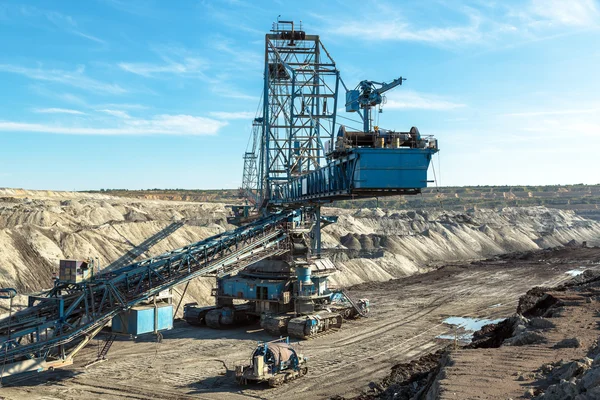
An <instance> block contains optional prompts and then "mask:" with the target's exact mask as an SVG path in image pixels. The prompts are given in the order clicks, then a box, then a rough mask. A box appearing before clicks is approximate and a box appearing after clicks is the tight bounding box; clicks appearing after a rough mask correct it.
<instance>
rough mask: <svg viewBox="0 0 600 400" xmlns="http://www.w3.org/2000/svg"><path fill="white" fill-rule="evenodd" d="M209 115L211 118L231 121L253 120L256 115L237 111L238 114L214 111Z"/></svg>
mask: <svg viewBox="0 0 600 400" xmlns="http://www.w3.org/2000/svg"><path fill="white" fill-rule="evenodd" d="M208 115H210V116H211V117H215V118H218V119H224V120H230V119H248V120H250V119H253V118H254V115H255V114H254V113H252V112H249V111H236V112H227V111H212V112H209V113H208Z"/></svg>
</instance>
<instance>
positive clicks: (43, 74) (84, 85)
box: [0, 64, 127, 94]
mask: <svg viewBox="0 0 600 400" xmlns="http://www.w3.org/2000/svg"><path fill="white" fill-rule="evenodd" d="M84 71H85V68H84V67H83V66H80V67H78V68H77V69H76V70H75V71H65V70H60V69H41V68H27V67H21V66H18V65H12V64H0V72H9V73H13V74H19V75H23V76H26V77H27V78H29V79H33V80H38V81H46V82H55V83H62V84H64V85H70V86H74V87H77V88H80V89H84V90H89V91H91V92H97V93H110V94H123V93H126V92H127V90H125V89H124V88H122V87H121V86H119V85H117V84H112V83H104V82H101V81H98V80H96V79H92V78H89V77H87V76H85V74H84Z"/></svg>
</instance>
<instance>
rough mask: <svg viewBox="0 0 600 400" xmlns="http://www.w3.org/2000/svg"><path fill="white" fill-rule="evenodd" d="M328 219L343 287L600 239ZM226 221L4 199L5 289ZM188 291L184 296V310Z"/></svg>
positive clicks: (0, 267)
mask: <svg viewBox="0 0 600 400" xmlns="http://www.w3.org/2000/svg"><path fill="white" fill-rule="evenodd" d="M323 214H324V215H338V216H339V220H338V223H336V224H333V225H331V226H328V227H327V228H325V229H324V231H323V243H324V247H325V248H326V249H327V251H328V252H330V254H331V258H332V259H333V260H334V261H335V264H336V266H337V267H338V268H339V269H340V272H338V273H337V274H335V275H334V276H333V278H332V281H333V284H336V285H341V286H349V285H354V284H358V283H362V282H366V281H385V280H389V279H393V278H398V277H402V276H407V275H411V274H415V273H419V272H422V271H424V270H426V269H428V268H429V267H430V266H432V265H438V264H441V263H448V262H452V261H465V260H472V259H481V258H486V257H490V256H493V255H496V254H503V253H509V252H515V251H528V250H535V249H540V248H546V247H553V246H560V245H565V244H568V243H569V242H573V241H576V242H578V243H581V242H583V241H588V242H594V241H597V240H598V239H600V223H599V222H594V221H590V220H586V219H584V218H581V217H579V216H577V215H576V214H575V213H573V212H570V211H561V210H553V209H547V208H544V207H534V208H506V209H502V210H480V211H473V212H467V213H459V212H445V211H394V210H381V209H375V210H367V209H362V210H342V209H335V208H326V209H325V210H323ZM226 216H227V209H226V207H225V205H224V204H220V203H192V202H178V201H154V200H136V199H127V198H118V197H111V196H107V195H100V194H84V193H71V192H51V191H26V190H20V189H0V286H1V287H15V288H16V289H17V290H18V291H19V292H20V293H30V292H33V291H37V290H40V289H43V288H47V287H49V286H50V285H51V283H52V272H55V271H56V270H57V268H58V267H57V266H58V260H60V259H63V258H67V259H68V258H71V259H85V258H88V257H92V258H98V259H99V261H100V265H101V266H102V267H107V266H109V265H113V266H115V265H118V264H119V263H121V264H122V263H127V262H128V261H131V260H133V259H135V260H140V259H143V258H146V257H151V256H155V255H158V254H161V253H163V252H165V251H169V250H172V249H175V248H179V247H182V246H185V245H187V244H189V243H192V242H196V241H199V240H202V239H204V238H207V237H209V236H212V235H215V234H217V233H220V232H223V231H225V230H227V229H230V228H233V227H232V226H230V225H228V224H227V222H226ZM180 222H185V223H184V224H182V225H181V226H179V224H178V223H180ZM152 238H155V239H156V240H152ZM149 245H151V247H148V246H149ZM147 247H148V248H147ZM213 286H214V279H213V278H199V279H196V280H194V281H193V282H192V283H191V284H190V287H189V288H188V291H187V294H186V296H185V298H184V302H190V301H197V302H199V303H201V304H210V303H211V302H212V298H211V297H210V289H211V288H212V287H213ZM182 290H183V288H182V287H180V288H177V289H176V291H175V293H174V294H175V301H176V302H177V301H178V300H179V294H178V293H180V292H181V291H182ZM23 298H24V297H20V300H18V301H17V303H21V304H22V303H23ZM179 313H181V311H179Z"/></svg>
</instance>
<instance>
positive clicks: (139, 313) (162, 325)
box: [112, 304, 173, 336]
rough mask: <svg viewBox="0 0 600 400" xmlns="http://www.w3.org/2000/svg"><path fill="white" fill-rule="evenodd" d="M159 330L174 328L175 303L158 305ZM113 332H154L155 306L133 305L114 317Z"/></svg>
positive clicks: (131, 333)
mask: <svg viewBox="0 0 600 400" xmlns="http://www.w3.org/2000/svg"><path fill="white" fill-rule="evenodd" d="M157 322H158V324H157V330H158V331H163V330H167V329H171V328H173V305H172V304H168V305H158V321H157ZM112 330H113V332H118V333H126V334H129V335H134V336H137V335H142V334H144V333H150V332H154V306H139V307H133V308H131V309H130V310H127V311H125V312H123V313H121V314H119V315H117V316H115V317H113V319H112Z"/></svg>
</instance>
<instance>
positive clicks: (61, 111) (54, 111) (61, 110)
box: [34, 108, 85, 115]
mask: <svg viewBox="0 0 600 400" xmlns="http://www.w3.org/2000/svg"><path fill="white" fill-rule="evenodd" d="M34 111H35V112H36V113H41V114H73V115H85V113H84V112H82V111H79V110H72V109H70V108H36V109H34Z"/></svg>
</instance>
